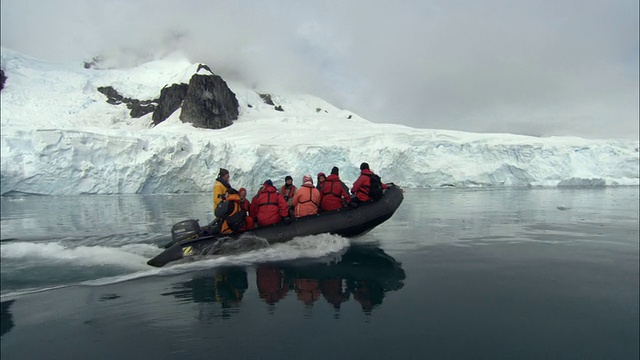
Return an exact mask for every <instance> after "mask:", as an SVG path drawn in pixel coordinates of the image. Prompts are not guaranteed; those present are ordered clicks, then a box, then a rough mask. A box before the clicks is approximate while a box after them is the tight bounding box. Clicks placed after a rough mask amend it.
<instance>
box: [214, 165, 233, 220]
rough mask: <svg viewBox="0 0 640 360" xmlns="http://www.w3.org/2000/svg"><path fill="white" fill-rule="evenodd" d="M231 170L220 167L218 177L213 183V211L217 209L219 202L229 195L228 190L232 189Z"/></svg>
mask: <svg viewBox="0 0 640 360" xmlns="http://www.w3.org/2000/svg"><path fill="white" fill-rule="evenodd" d="M229 178H230V175H229V170H227V169H223V168H220V172H219V173H218V178H217V179H216V182H215V183H214V184H213V211H214V212H215V211H216V208H217V207H218V204H220V202H221V201H222V200H224V198H225V197H226V196H227V191H229V189H231V185H229Z"/></svg>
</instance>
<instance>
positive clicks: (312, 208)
mask: <svg viewBox="0 0 640 360" xmlns="http://www.w3.org/2000/svg"><path fill="white" fill-rule="evenodd" d="M307 190H308V192H307ZM321 199H322V195H321V194H320V192H319V191H318V189H316V188H314V187H313V185H303V186H301V187H300V189H298V192H296V196H294V198H293V204H294V205H295V215H296V217H297V218H299V217H303V216H309V215H314V214H317V213H318V205H319V203H320V200H321Z"/></svg>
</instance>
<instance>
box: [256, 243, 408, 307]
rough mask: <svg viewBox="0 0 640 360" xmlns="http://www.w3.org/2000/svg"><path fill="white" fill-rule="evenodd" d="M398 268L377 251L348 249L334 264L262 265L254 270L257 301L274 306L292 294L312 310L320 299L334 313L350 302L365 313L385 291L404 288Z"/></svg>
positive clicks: (380, 299)
mask: <svg viewBox="0 0 640 360" xmlns="http://www.w3.org/2000/svg"><path fill="white" fill-rule="evenodd" d="M404 279H405V273H404V270H403V269H402V267H401V264H400V263H399V262H398V261H396V260H395V259H394V258H393V257H391V256H390V255H388V254H386V253H385V252H384V251H382V250H381V249H380V248H378V247H370V246H355V245H354V246H351V247H350V248H349V249H348V250H347V251H346V253H344V254H343V255H342V257H341V259H340V260H339V261H337V262H331V263H318V264H299V265H296V264H291V263H281V264H266V265H262V266H260V267H258V269H257V270H256V281H257V285H258V292H259V294H260V297H261V298H262V299H263V300H264V301H265V302H267V303H269V304H275V303H276V302H278V301H279V300H280V299H282V298H284V297H285V296H286V295H287V293H288V292H289V291H291V290H293V291H294V292H295V294H296V298H297V299H298V300H299V301H301V302H303V303H304V304H305V305H306V306H312V305H313V304H314V303H315V302H316V301H317V300H319V299H320V297H323V298H324V299H325V300H326V301H327V302H328V303H329V304H331V305H332V306H333V307H334V308H335V309H336V310H338V309H340V306H341V304H342V303H344V302H346V301H348V300H349V299H350V298H353V299H354V300H355V301H357V302H359V303H360V305H361V306H362V309H363V310H364V311H365V312H367V313H369V312H371V311H372V310H373V309H374V308H375V307H376V306H377V305H380V304H382V300H383V299H384V296H385V294H386V293H387V292H389V291H397V290H399V289H401V288H402V287H403V286H404Z"/></svg>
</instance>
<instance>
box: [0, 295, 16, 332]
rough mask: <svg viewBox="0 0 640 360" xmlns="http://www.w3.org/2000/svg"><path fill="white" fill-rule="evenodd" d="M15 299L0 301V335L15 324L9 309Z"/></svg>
mask: <svg viewBox="0 0 640 360" xmlns="http://www.w3.org/2000/svg"><path fill="white" fill-rule="evenodd" d="M14 302H15V300H9V301H3V302H0V336H2V335H4V334H6V333H8V332H9V330H11V329H12V328H13V327H14V326H15V324H14V323H13V314H11V312H10V311H9V308H10V307H11V305H12V304H13V303H14Z"/></svg>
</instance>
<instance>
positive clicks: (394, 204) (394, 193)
mask: <svg viewBox="0 0 640 360" xmlns="http://www.w3.org/2000/svg"><path fill="white" fill-rule="evenodd" d="M387 185H388V188H387V189H385V191H384V194H383V196H382V198H381V199H379V200H376V201H369V202H364V203H360V204H359V205H358V206H357V207H348V208H344V209H339V210H335V211H328V212H321V213H319V214H317V215H311V216H306V217H303V218H298V219H295V220H293V221H292V222H290V223H288V224H287V223H284V222H281V223H278V224H275V225H270V226H263V227H257V228H255V229H252V230H250V231H246V232H244V233H242V234H237V235H231V236H230V235H220V234H214V235H210V234H211V233H212V231H211V229H210V228H209V227H208V226H207V227H203V228H201V227H200V225H199V224H198V220H185V221H182V222H179V223H177V224H175V225H174V226H173V229H172V231H171V235H172V238H173V241H172V242H171V243H169V244H167V245H166V246H165V248H166V249H165V250H164V251H163V252H162V253H160V254H159V255H157V256H155V257H154V258H152V259H151V260H149V261H147V264H148V265H151V266H155V267H162V266H164V265H166V264H168V263H170V262H174V261H177V260H181V259H185V258H193V257H195V256H200V255H216V254H221V253H223V252H222V251H223V249H224V248H225V246H224V245H228V244H229V243H230V242H234V241H240V240H241V239H242V237H245V238H246V236H248V235H249V236H251V237H253V238H259V239H263V240H264V241H265V242H266V243H268V244H276V243H282V242H287V241H290V240H292V239H293V238H295V237H299V236H309V235H318V234H323V233H329V234H335V235H340V236H343V237H354V236H359V235H362V234H365V233H367V232H369V231H370V230H371V229H373V228H375V227H376V226H378V225H380V224H382V223H383V222H385V221H387V220H388V219H389V218H390V217H391V216H393V214H394V213H395V211H396V210H397V209H398V207H399V206H400V204H401V203H402V200H403V199H404V196H403V191H402V189H401V188H400V187H398V186H396V185H393V184H387Z"/></svg>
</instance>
